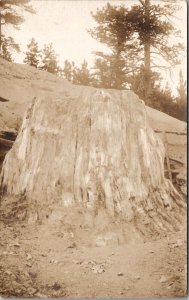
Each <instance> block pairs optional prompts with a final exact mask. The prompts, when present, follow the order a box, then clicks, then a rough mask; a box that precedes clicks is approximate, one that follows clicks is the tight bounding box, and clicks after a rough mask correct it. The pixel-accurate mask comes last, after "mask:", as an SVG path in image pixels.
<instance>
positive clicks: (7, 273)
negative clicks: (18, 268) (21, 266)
mask: <svg viewBox="0 0 189 300" xmlns="http://www.w3.org/2000/svg"><path fill="white" fill-rule="evenodd" d="M5 274H6V275H12V274H13V273H12V272H11V271H9V270H7V271H5Z"/></svg>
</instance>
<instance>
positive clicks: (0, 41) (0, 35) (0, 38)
mask: <svg viewBox="0 0 189 300" xmlns="http://www.w3.org/2000/svg"><path fill="white" fill-rule="evenodd" d="M1 19H2V17H1V7H0V55H1V51H2V28H1V26H2V24H1V22H2V20H1Z"/></svg>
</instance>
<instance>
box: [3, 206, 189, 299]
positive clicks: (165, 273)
mask: <svg viewBox="0 0 189 300" xmlns="http://www.w3.org/2000/svg"><path fill="white" fill-rule="evenodd" d="M20 205H21V204H20ZM20 208H21V206H19V205H18V206H13V207H12V208H10V207H9V210H8V209H7V210H6V212H5V211H4V210H3V209H1V211H0V217H1V220H0V227H1V238H0V245H1V250H0V257H1V259H0V270H1V273H0V296H1V297H3V298H4V297H69V298H70V297H76V298H81V297H82V298H84V297H93V298H100V297H103V298H106V297H107V298H126V297H132V298H133V297H137V298H141V297H184V296H186V270H187V265H186V264H187V262H186V231H185V230H184V229H183V231H182V232H174V233H167V234H164V236H162V237H160V238H158V240H154V241H146V242H144V241H142V240H136V241H134V240H132V241H130V240H128V242H127V243H121V242H120V243H109V244H107V245H106V246H103V245H102V244H101V245H100V246H97V245H94V244H93V243H91V241H90V240H89V235H88V233H87V228H84V229H82V240H79V239H78V238H75V235H74V233H73V231H72V230H71V229H70V228H68V229H67V231H65V229H64V228H65V226H62V224H61V223H59V222H55V223H53V222H49V221H45V222H43V223H41V224H38V223H35V224H28V223H26V222H25V221H21V220H18V218H16V214H17V211H19V213H20V214H21V213H22V209H20ZM22 208H24V205H23V207H22ZM23 211H24V209H23Z"/></svg>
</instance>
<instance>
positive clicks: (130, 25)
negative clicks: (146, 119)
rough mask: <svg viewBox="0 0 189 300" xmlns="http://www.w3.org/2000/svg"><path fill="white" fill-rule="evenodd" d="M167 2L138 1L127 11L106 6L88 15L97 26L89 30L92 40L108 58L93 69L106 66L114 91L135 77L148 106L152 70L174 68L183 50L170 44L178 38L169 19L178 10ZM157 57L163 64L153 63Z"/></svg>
mask: <svg viewBox="0 0 189 300" xmlns="http://www.w3.org/2000/svg"><path fill="white" fill-rule="evenodd" d="M167 2H168V1H162V3H160V4H159V3H157V2H156V1H150V0H139V4H138V5H133V6H132V7H131V8H130V9H128V8H126V7H124V6H123V5H122V6H113V5H110V4H107V5H106V6H105V7H104V8H102V9H98V10H97V11H96V13H95V14H94V13H93V14H92V16H93V18H94V19H95V21H96V22H97V24H98V25H97V26H96V27H95V28H94V29H93V30H90V33H91V35H92V37H93V38H95V39H96V40H98V41H99V42H101V43H104V44H106V45H107V46H108V48H109V50H110V51H111V53H110V54H109V55H107V54H104V53H101V54H100V56H101V61H99V60H98V61H97V62H98V66H97V65H96V67H97V69H98V68H99V67H101V66H102V67H103V68H104V66H105V64H106V65H107V68H108V69H109V70H107V72H106V74H107V75H108V82H110V86H111V87H114V88H124V85H125V81H127V80H128V77H129V78H130V75H133V76H136V74H138V75H139V77H140V80H141V84H140V85H141V86H143V87H144V96H143V99H144V100H145V101H146V103H148V104H149V103H150V101H151V100H150V95H151V90H152V89H153V80H154V74H156V73H157V72H154V70H158V69H159V70H160V69H167V68H170V67H171V66H173V65H175V64H178V63H179V59H178V57H179V53H180V51H182V50H183V46H182V45H181V44H180V43H177V44H173V43H172V42H171V40H170V37H171V36H172V35H174V36H179V32H178V31H177V30H176V28H175V27H174V25H173V24H172V21H171V19H170V18H171V16H172V15H173V14H174V12H175V11H176V10H178V9H179V7H178V5H176V4H175V3H173V1H171V2H170V3H167ZM152 53H153V56H152ZM97 54H98V53H97ZM98 56H99V55H98ZM160 57H161V60H162V59H163V60H164V61H165V64H164V63H163V65H160V64H159V63H157V60H158V59H160ZM103 61H104V63H103ZM99 62H100V63H99ZM99 73H102V72H101V71H100V72H99ZM103 73H104V72H103ZM113 81H114V82H113ZM151 105H153V104H152V103H151Z"/></svg>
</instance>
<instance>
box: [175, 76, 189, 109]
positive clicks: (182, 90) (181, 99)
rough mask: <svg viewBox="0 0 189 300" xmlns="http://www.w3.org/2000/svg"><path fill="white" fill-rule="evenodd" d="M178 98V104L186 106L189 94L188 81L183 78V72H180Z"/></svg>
mask: <svg viewBox="0 0 189 300" xmlns="http://www.w3.org/2000/svg"><path fill="white" fill-rule="evenodd" d="M177 92H178V98H177V102H178V103H179V104H181V105H185V104H186V100H187V93H186V81H185V80H184V78H183V73H182V70H180V72H179V86H178V88H177Z"/></svg>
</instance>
